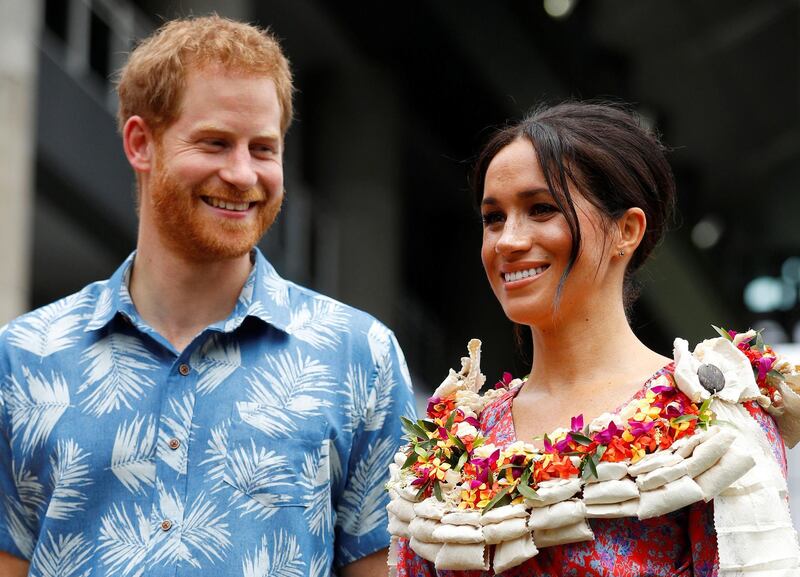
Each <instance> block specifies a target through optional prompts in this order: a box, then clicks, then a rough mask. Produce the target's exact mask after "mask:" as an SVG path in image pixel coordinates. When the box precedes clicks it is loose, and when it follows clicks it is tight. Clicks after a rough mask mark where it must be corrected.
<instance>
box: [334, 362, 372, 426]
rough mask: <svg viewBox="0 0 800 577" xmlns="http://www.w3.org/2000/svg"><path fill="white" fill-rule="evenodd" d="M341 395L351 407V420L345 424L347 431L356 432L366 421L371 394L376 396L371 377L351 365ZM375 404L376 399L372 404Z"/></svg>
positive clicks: (359, 367)
mask: <svg viewBox="0 0 800 577" xmlns="http://www.w3.org/2000/svg"><path fill="white" fill-rule="evenodd" d="M341 394H343V395H344V396H345V398H346V402H347V405H348V406H349V407H350V418H349V419H348V420H347V421H346V422H345V424H344V428H345V430H346V431H350V432H352V431H354V430H356V428H357V427H358V426H359V424H361V422H363V421H364V419H365V417H366V415H367V412H368V411H369V405H370V394H372V396H373V397H374V396H375V391H374V390H372V391H371V390H370V388H369V375H368V374H367V371H366V370H365V369H364V368H363V367H362V366H360V365H357V364H353V363H350V364H349V365H348V366H347V374H346V375H345V378H344V388H343V389H341ZM374 403H375V400H374V398H373V399H372V404H374Z"/></svg>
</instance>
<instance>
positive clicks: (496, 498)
mask: <svg viewBox="0 0 800 577" xmlns="http://www.w3.org/2000/svg"><path fill="white" fill-rule="evenodd" d="M510 489H511V487H504V488H503V489H501V490H500V491H498V492H497V494H496V495H495V496H494V497H493V498H492V500H491V501H489V502H488V503H487V504H486V507H484V508H483V511H481V515H483V514H485V513H488V512H489V511H491V510H492V509H493V508H494V507H495V505H497V504H498V503H499V502H500V501H501V500H502V499H503V497H505V496H506V495H508V491H509V490H510ZM510 500H511V499H509V501H510Z"/></svg>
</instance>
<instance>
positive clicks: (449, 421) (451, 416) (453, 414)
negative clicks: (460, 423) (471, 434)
mask: <svg viewBox="0 0 800 577" xmlns="http://www.w3.org/2000/svg"><path fill="white" fill-rule="evenodd" d="M455 420H456V411H455V409H453V410H452V411H450V414H449V415H448V417H447V421H445V423H444V428H445V429H447V430H448V431H449V430H450V428H451V427H452V426H453V423H454V422H455Z"/></svg>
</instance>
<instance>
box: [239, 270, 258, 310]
mask: <svg viewBox="0 0 800 577" xmlns="http://www.w3.org/2000/svg"><path fill="white" fill-rule="evenodd" d="M255 287H256V275H255V274H253V273H252V272H251V273H250V276H248V277H247V280H246V281H245V283H244V286H243V287H242V290H241V291H240V292H239V299H238V300H239V302H240V303H241V304H243V305H244V306H248V305H249V304H250V303H251V302H252V301H253V289H255Z"/></svg>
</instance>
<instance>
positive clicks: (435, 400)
mask: <svg viewBox="0 0 800 577" xmlns="http://www.w3.org/2000/svg"><path fill="white" fill-rule="evenodd" d="M441 402H442V399H440V398H439V397H435V396H434V397H429V398H428V414H429V415H430V414H431V413H433V411H434V408H435V407H436V404H437V403H441Z"/></svg>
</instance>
